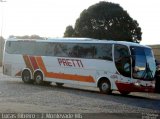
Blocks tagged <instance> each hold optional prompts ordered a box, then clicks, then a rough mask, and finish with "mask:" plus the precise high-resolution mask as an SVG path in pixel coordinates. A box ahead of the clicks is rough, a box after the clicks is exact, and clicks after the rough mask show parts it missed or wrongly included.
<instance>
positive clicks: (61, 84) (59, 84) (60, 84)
mask: <svg viewBox="0 0 160 119" xmlns="http://www.w3.org/2000/svg"><path fill="white" fill-rule="evenodd" d="M56 85H57V86H58V87H62V86H63V85H64V83H56Z"/></svg>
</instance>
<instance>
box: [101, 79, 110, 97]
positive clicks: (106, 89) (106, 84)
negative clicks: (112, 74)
mask: <svg viewBox="0 0 160 119" xmlns="http://www.w3.org/2000/svg"><path fill="white" fill-rule="evenodd" d="M98 86H99V90H100V92H101V93H103V94H111V92H112V90H111V83H110V81H109V80H108V79H102V80H101V81H100V82H99V85H98Z"/></svg>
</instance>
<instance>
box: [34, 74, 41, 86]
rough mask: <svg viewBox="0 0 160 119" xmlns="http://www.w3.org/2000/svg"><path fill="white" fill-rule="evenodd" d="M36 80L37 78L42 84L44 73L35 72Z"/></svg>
mask: <svg viewBox="0 0 160 119" xmlns="http://www.w3.org/2000/svg"><path fill="white" fill-rule="evenodd" d="M34 80H35V83H36V84H38V85H42V84H43V75H42V73H41V72H37V73H35V75H34Z"/></svg>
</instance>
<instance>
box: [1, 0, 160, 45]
mask: <svg viewBox="0 0 160 119" xmlns="http://www.w3.org/2000/svg"><path fill="white" fill-rule="evenodd" d="M6 1H7V2H3V3H2V2H0V29H1V35H2V36H3V37H4V38H8V37H9V36H10V35H15V36H23V35H33V34H36V35H39V36H42V37H54V38H56V37H63V34H64V32H65V29H66V27H67V26H68V25H72V26H73V27H74V24H75V21H76V19H77V18H78V17H79V15H80V13H81V12H82V11H83V10H84V9H87V8H88V7H89V6H91V5H93V4H95V3H98V2H100V0H6ZM108 2H113V3H118V4H120V6H121V7H122V8H123V9H124V10H127V12H128V13H129V15H130V16H131V17H132V18H133V19H134V20H137V21H138V23H139V26H140V27H141V28H142V42H141V44H145V45H149V44H160V7H159V6H160V0H108ZM1 35H0V36H1Z"/></svg>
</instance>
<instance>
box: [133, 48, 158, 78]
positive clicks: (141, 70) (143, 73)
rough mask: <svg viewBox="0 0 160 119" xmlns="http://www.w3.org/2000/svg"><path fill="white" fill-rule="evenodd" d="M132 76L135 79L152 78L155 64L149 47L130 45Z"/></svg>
mask: <svg viewBox="0 0 160 119" xmlns="http://www.w3.org/2000/svg"><path fill="white" fill-rule="evenodd" d="M131 55H132V56H133V57H132V61H133V62H132V71H133V73H132V76H133V78H136V79H142V80H148V81H149V80H153V79H154V75H155V72H156V65H155V59H154V56H153V53H152V51H151V49H150V48H144V47H143V48H142V47H135V46H134V47H133V46H132V47H131Z"/></svg>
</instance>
